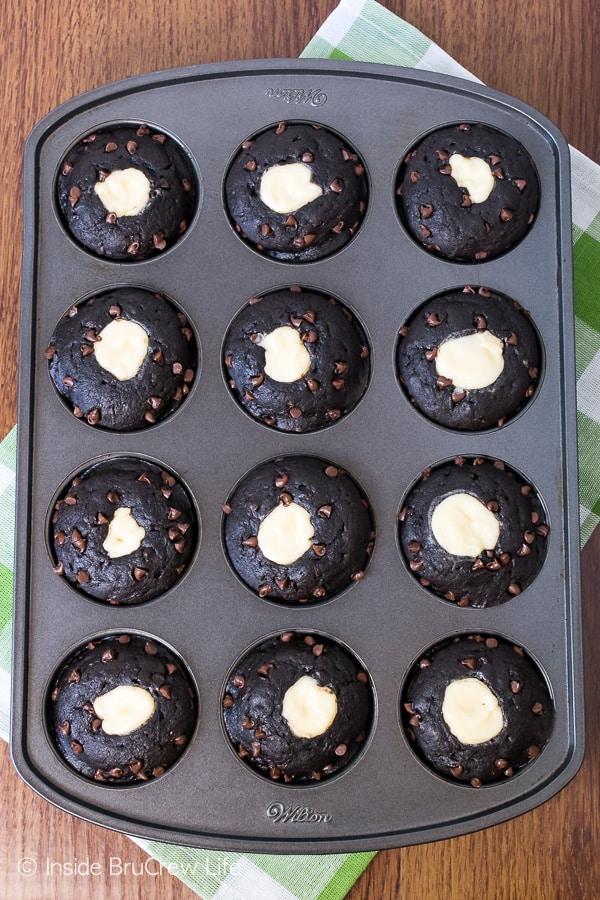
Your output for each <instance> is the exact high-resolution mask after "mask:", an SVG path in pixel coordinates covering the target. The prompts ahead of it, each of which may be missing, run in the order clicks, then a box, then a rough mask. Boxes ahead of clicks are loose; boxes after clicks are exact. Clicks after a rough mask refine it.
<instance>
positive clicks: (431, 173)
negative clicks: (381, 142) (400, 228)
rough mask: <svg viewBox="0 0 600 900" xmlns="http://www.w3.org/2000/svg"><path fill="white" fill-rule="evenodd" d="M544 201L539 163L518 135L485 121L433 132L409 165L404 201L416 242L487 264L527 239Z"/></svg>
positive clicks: (401, 183) (404, 171) (400, 198)
mask: <svg viewBox="0 0 600 900" xmlns="http://www.w3.org/2000/svg"><path fill="white" fill-rule="evenodd" d="M539 198H540V186H539V179H538V176H537V171H536V167H535V164H534V162H533V160H532V159H531V157H530V156H529V154H528V152H527V150H526V149H525V148H524V147H523V146H522V144H520V143H519V142H518V141H517V140H516V139H515V138H513V137H511V136H510V135H508V134H505V133H504V132H502V131H498V130H497V129H496V128H491V127H490V126H488V125H482V124H475V123H473V124H469V123H464V124H459V125H452V126H448V127H445V128H440V129H438V130H437V131H433V132H431V134H428V135H426V137H424V138H423V139H422V140H421V141H420V142H419V143H418V144H417V146H416V147H414V148H413V149H412V150H410V152H409V153H408V154H407V155H406V157H405V159H404V163H403V165H402V166H401V169H400V173H399V179H398V186H397V202H398V210H399V213H400V215H401V218H402V220H403V222H404V224H405V225H406V227H407V229H408V231H409V233H410V234H411V235H412V237H413V238H414V239H415V240H416V241H418V242H419V243H420V244H422V245H423V246H424V247H425V248H426V249H427V250H431V251H433V252H434V253H437V254H439V255H440V256H443V257H445V258H447V259H454V260H462V261H464V262H480V261H482V260H485V259H492V258H493V257H495V256H498V255H499V254H501V253H504V252H505V251H506V250H508V249H509V248H510V247H513V246H514V245H515V244H516V243H518V241H520V240H521V239H522V238H523V237H524V235H525V234H526V233H527V231H528V229H529V228H530V227H531V224H532V222H533V221H534V219H535V216H536V213H537V210H538V205H539Z"/></svg>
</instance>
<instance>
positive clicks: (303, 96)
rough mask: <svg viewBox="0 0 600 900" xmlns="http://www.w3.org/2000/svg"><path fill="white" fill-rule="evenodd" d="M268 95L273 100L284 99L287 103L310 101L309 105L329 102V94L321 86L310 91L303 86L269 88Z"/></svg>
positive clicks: (321, 104) (320, 104)
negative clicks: (303, 88)
mask: <svg viewBox="0 0 600 900" xmlns="http://www.w3.org/2000/svg"><path fill="white" fill-rule="evenodd" d="M267 97H270V98H271V99H272V100H284V101H285V102H286V103H308V105H309V106H323V104H324V103H327V94H326V93H325V91H322V90H321V89H320V88H315V89H313V90H310V91H305V90H302V88H269V90H268V91H267Z"/></svg>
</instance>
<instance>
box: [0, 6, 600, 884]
mask: <svg viewBox="0 0 600 900" xmlns="http://www.w3.org/2000/svg"><path fill="white" fill-rule="evenodd" d="M335 6H336V0H294V2H293V3H292V2H285V0H244V2H239V3H235V2H234V0H196V2H193V3H192V2H189V0H144V2H143V3H142V2H139V0H129V2H128V3H117V2H113V3H103V2H101V0H88V2H79V3H78V2H74V0H62V2H58V0H46V2H44V3H41V2H39V0H4V4H3V12H2V20H1V21H2V25H1V28H2V51H3V52H2V85H1V90H2V109H1V115H2V122H3V123H4V125H3V128H2V134H3V140H2V143H3V148H4V149H3V154H2V156H3V176H2V179H1V182H0V183H1V184H2V190H3V197H2V203H1V204H0V221H1V234H2V242H1V247H2V250H1V253H0V298H1V301H0V302H1V304H2V305H1V313H0V339H1V344H0V346H1V347H2V360H3V366H2V372H1V374H0V382H1V389H0V437H3V436H4V435H5V434H6V433H7V432H8V431H9V429H10V428H11V426H12V425H13V424H14V422H15V420H16V397H17V381H16V374H17V343H18V332H17V324H18V305H19V277H20V256H21V228H22V221H21V199H22V198H21V172H22V164H21V158H22V150H23V144H24V140H25V137H26V135H27V133H28V132H29V130H30V129H31V127H32V126H33V125H34V123H35V122H36V121H37V120H38V119H39V118H41V117H42V116H43V115H44V114H45V113H47V112H48V111H49V110H51V109H52V108H53V107H55V106H56V105H57V104H58V103H60V102H62V101H64V100H67V99H68V98H69V97H71V96H73V95H75V94H79V93H80V92H81V91H84V90H87V89H89V88H93V87H96V86H97V85H102V84H104V83H107V82H110V81H114V80H117V79H120V78H124V77H126V76H128V75H134V74H138V73H143V72H148V71H152V70H155V69H163V68H170V67H175V66H183V65H190V64H193V63H206V62H213V61H217V60H228V59H236V58H260V57H294V56H297V55H298V54H299V52H300V51H301V50H302V48H303V47H304V46H305V44H306V43H307V42H308V40H309V38H310V37H311V36H312V35H313V34H314V32H315V31H316V30H317V28H318V27H319V25H320V24H321V23H322V22H323V20H324V19H325V18H326V16H327V15H328V14H329V13H330V12H331V11H332V10H333V9H334V7H335ZM384 6H386V7H388V8H389V9H391V10H392V11H394V12H395V13H397V14H398V15H400V16H402V17H403V18H405V19H406V20H408V21H409V22H411V23H412V24H413V25H415V26H416V27H417V28H419V29H421V30H422V31H423V32H425V33H426V34H427V35H429V36H430V37H431V38H432V39H434V40H435V41H437V42H438V43H439V44H440V45H441V46H443V47H444V49H446V50H447V51H448V53H450V54H451V55H452V56H454V58H455V59H457V60H458V61H459V62H461V63H462V64H463V65H464V66H466V67H467V68H468V69H470V70H471V71H472V72H474V73H475V74H476V75H478V76H479V77H480V78H482V79H483V80H484V81H486V82H487V83H488V84H489V85H491V86H492V87H495V88H497V89H499V90H502V91H505V92H506V93H508V94H512V95H514V96H516V97H518V98H520V99H522V100H524V101H526V102H528V103H530V104H531V105H532V106H534V107H536V108H537V109H538V110H540V111H541V112H543V113H545V114H546V115H547V116H549V117H550V118H551V119H553V120H554V121H555V122H556V123H557V124H558V125H559V126H560V127H561V128H562V130H563V132H564V133H565V135H566V137H567V140H568V141H569V142H570V143H571V144H573V145H575V146H576V147H578V148H579V149H580V150H581V151H583V152H584V153H586V154H587V155H589V156H591V157H592V158H594V159H595V160H596V162H600V80H599V79H598V78H597V64H596V77H593V66H594V64H595V63H596V57H595V55H594V49H595V47H597V46H598V44H599V43H600V41H599V38H600V30H599V26H598V14H597V9H596V8H595V3H594V0H569V2H568V3H565V2H563V0H495V2H493V3H492V2H489V3H482V2H481V0H435V2H432V0H385V2H384ZM599 583H600V530H599V531H597V532H596V534H595V536H594V537H593V538H592V539H591V540H590V542H589V544H588V546H587V547H586V549H585V551H584V553H583V604H584V634H585V659H586V700H587V754H586V758H585V761H584V764H583V767H582V769H581V771H580V772H579V774H578V775H577V776H576V777H575V779H574V780H573V781H572V782H571V783H570V784H569V785H568V786H567V787H566V788H565V789H564V790H563V791H562V792H561V793H560V794H559V795H558V796H557V797H555V798H553V799H552V800H550V801H548V802H547V803H546V804H545V805H544V806H542V807H541V808H539V809H537V810H534V811H533V812H530V813H528V814H526V815H524V816H522V817H520V818H519V819H516V820H514V821H511V822H508V823H506V824H503V825H499V826H496V827H494V828H490V829H488V830H486V831H484V832H480V833H478V834H474V835H469V836H466V837H461V838H455V839H453V840H448V841H442V842H439V843H437V844H433V845H425V846H419V847H411V848H407V849H404V850H396V851H385V852H382V853H380V854H378V856H377V857H376V859H375V861H374V862H373V863H372V864H371V865H370V866H369V868H368V870H367V871H366V873H365V874H364V876H363V877H362V878H361V879H360V881H359V882H358V883H357V884H356V886H355V887H354V888H353V889H352V891H351V892H350V895H349V898H350V900H367V898H369V900H371V898H380V897H381V898H383V900H393V898H402V900H410V898H415V900H417V898H418V900H430V898H438V897H440V898H461V900H470V898H473V900H475V898H478V900H486V898H489V900H493V898H501V900H513V898H514V900H550V898H560V900H568V898H574V900H576V898H583V900H594V898H598V897H600V862H599V858H600V853H599V851H600V716H599V714H598V708H599V704H598V699H597V698H598V695H599V691H600V654H599V653H598V651H597V646H596V637H595V636H596V635H600V604H599V603H598V600H597V596H596V594H597V585H598V584H599ZM0 769H1V771H0V779H1V784H2V814H1V815H0V848H1V849H0V896H2V897H7V898H11V900H12V898H22V900H31V898H36V900H38V898H43V900H45V898H52V897H59V896H60V898H61V900H71V898H73V900H75V898H77V900H86V898H92V897H93V898H94V900H97V898H107V900H113V898H114V900H133V898H137V897H144V898H152V897H160V898H161V900H186V898H192V897H195V896H196V895H195V894H193V893H192V891H190V889H189V888H187V887H185V886H184V885H183V884H182V883H181V882H180V881H178V880H177V879H176V878H174V877H172V876H170V875H168V874H167V873H164V874H160V875H156V866H153V867H149V868H148V871H147V872H145V873H144V863H145V860H146V859H147V857H146V855H145V854H144V853H142V851H141V850H139V848H137V847H136V846H135V845H134V844H133V843H132V842H131V841H129V840H127V839H126V838H124V837H123V836H120V835H118V834H115V833H113V832H109V831H106V830H104V829H102V828H100V827H97V826H94V825H88V824H86V823H84V822H82V821H79V820H77V819H74V818H72V817H71V816H69V815H67V814H65V813H62V812H60V811H59V810H56V809H54V807H52V806H51V805H50V804H49V803H47V802H46V801H44V800H42V799H40V798H38V797H37V796H36V795H34V794H33V792H32V791H31V790H30V789H29V788H27V787H26V786H25V785H23V784H22V783H21V781H20V779H19V778H18V776H17V775H16V774H15V772H14V771H13V769H12V766H11V763H10V760H9V755H8V749H7V747H6V745H4V744H2V745H1V746H0ZM23 856H30V857H34V858H37V859H38V860H46V859H48V860H50V861H55V860H56V861H59V862H60V861H67V860H73V859H74V858H77V859H79V860H85V859H89V860H90V861H91V862H93V861H98V862H99V863H100V868H101V869H102V870H103V872H104V873H105V874H104V875H102V876H100V877H93V878H92V877H87V878H86V877H69V876H66V875H63V876H59V875H55V876H54V877H49V876H47V875H45V874H44V871H43V867H41V870H39V871H38V873H37V875H35V876H32V877H30V878H25V877H22V876H20V875H19V874H18V871H17V862H18V860H19V859H20V858H21V857H23ZM111 857H117V858H119V859H120V860H121V861H122V862H123V863H124V864H125V863H128V864H129V866H128V867H127V868H128V873H127V874H123V875H120V876H115V875H114V874H113V875H112V876H111V875H109V873H108V863H109V860H110V858H111ZM140 872H142V873H143V874H139V873H140ZM136 873H137V874H136Z"/></svg>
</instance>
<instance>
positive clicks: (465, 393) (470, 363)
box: [396, 285, 542, 431]
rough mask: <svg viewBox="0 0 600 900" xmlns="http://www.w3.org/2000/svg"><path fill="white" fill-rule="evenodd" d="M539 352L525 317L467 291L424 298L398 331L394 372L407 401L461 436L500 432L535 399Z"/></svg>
mask: <svg viewBox="0 0 600 900" xmlns="http://www.w3.org/2000/svg"><path fill="white" fill-rule="evenodd" d="M541 364H542V354H541V348H540V342H539V339H538V335H537V331H536V329H535V327H534V325H533V324H532V322H531V319H530V317H529V313H528V312H526V310H524V309H523V308H522V306H521V305H520V304H519V303H518V302H517V301H516V300H511V299H509V298H508V297H504V296H503V295H501V294H496V293H493V292H492V291H490V290H489V289H488V288H484V287H479V288H474V287H472V286H470V285H468V286H467V287H465V288H464V289H463V290H462V291H459V290H456V291H450V292H449V293H447V294H442V295H440V296H437V297H433V298H432V299H431V300H428V301H427V302H426V303H425V304H423V306H421V307H420V308H419V309H418V310H417V312H416V313H414V314H413V315H412V316H411V318H410V319H409V320H408V322H406V323H405V325H404V326H403V327H402V328H401V329H400V337H399V340H398V344H397V347H396V367H397V373H398V377H399V379H400V383H401V385H402V387H403V389H404V390H405V392H406V394H407V395H408V397H409V399H410V400H411V402H412V403H414V405H415V406H416V407H417V409H418V410H420V412H422V413H423V414H424V415H425V416H426V417H427V418H428V419H431V421H432V422H437V423H438V424H439V425H443V426H445V427H446V428H455V429H457V430H459V431H478V430H482V429H485V428H493V427H496V426H497V427H500V426H502V425H504V424H505V423H506V422H507V421H509V420H510V419H511V418H512V417H513V416H514V415H515V414H516V413H517V412H518V411H519V410H520V409H522V408H523V406H524V405H525V404H526V403H527V402H528V401H529V400H530V399H531V397H532V396H533V394H534V393H535V389H536V386H537V382H538V378H539V375H540V367H541Z"/></svg>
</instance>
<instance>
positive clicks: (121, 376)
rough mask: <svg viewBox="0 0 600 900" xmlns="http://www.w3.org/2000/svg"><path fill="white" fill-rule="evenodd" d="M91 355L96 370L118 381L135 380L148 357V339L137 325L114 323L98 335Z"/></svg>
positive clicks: (125, 322) (113, 321)
mask: <svg viewBox="0 0 600 900" xmlns="http://www.w3.org/2000/svg"><path fill="white" fill-rule="evenodd" d="M98 338H99V340H97V341H95V343H94V353H95V356H96V360H97V362H98V365H99V366H102V368H103V369H106V371H107V372H110V374H111V375H114V376H115V378H117V379H118V380H119V381H128V380H129V379H130V378H135V376H136V375H137V373H138V372H139V370H140V366H141V365H142V363H143V362H144V359H145V358H146V354H147V353H148V335H147V333H146V332H145V331H144V329H143V328H142V326H141V325H138V324H137V322H129V321H128V320H127V319H113V320H112V322H109V323H108V325H106V326H105V327H104V328H103V329H102V331H101V332H100V333H99V334H98Z"/></svg>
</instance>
